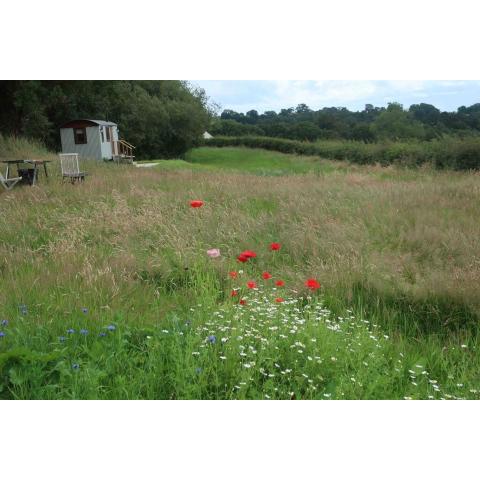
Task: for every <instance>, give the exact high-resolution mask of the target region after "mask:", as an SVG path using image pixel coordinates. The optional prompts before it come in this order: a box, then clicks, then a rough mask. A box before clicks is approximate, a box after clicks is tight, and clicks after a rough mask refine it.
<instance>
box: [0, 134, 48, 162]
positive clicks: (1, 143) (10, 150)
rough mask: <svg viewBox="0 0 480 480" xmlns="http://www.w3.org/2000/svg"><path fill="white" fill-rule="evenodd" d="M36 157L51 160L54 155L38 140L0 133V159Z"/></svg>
mask: <svg viewBox="0 0 480 480" xmlns="http://www.w3.org/2000/svg"><path fill="white" fill-rule="evenodd" d="M17 158H19V159H20V158H24V159H27V158H38V159H46V160H51V159H52V158H55V155H54V154H53V153H52V152H50V151H49V150H48V149H47V148H46V147H45V145H43V144H42V143H41V142H40V141H38V140H34V139H29V138H24V137H13V136H11V135H2V134H1V133H0V159H17Z"/></svg>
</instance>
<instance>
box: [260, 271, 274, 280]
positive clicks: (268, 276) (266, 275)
mask: <svg viewBox="0 0 480 480" xmlns="http://www.w3.org/2000/svg"><path fill="white" fill-rule="evenodd" d="M262 277H263V279H264V280H269V279H270V278H272V276H271V275H270V274H269V273H268V272H263V273H262Z"/></svg>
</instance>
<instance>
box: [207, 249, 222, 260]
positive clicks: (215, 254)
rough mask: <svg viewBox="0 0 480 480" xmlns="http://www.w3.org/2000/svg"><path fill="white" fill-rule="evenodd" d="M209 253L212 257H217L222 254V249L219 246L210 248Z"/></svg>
mask: <svg viewBox="0 0 480 480" xmlns="http://www.w3.org/2000/svg"><path fill="white" fill-rule="evenodd" d="M207 255H208V256H209V257H210V258H217V257H219V256H220V250H219V249H218V248H210V249H209V250H207Z"/></svg>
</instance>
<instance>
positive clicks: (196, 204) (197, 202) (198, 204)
mask: <svg viewBox="0 0 480 480" xmlns="http://www.w3.org/2000/svg"><path fill="white" fill-rule="evenodd" d="M202 205H203V202H202V201H201V200H192V201H191V202H190V206H191V207H193V208H200V207H201V206H202Z"/></svg>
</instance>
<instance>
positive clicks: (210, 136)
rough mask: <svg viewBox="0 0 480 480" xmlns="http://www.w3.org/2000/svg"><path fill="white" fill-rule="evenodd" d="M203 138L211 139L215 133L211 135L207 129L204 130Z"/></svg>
mask: <svg viewBox="0 0 480 480" xmlns="http://www.w3.org/2000/svg"><path fill="white" fill-rule="evenodd" d="M203 138H204V139H205V140H210V139H211V138H213V135H210V134H209V133H208V132H207V131H205V132H203Z"/></svg>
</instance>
